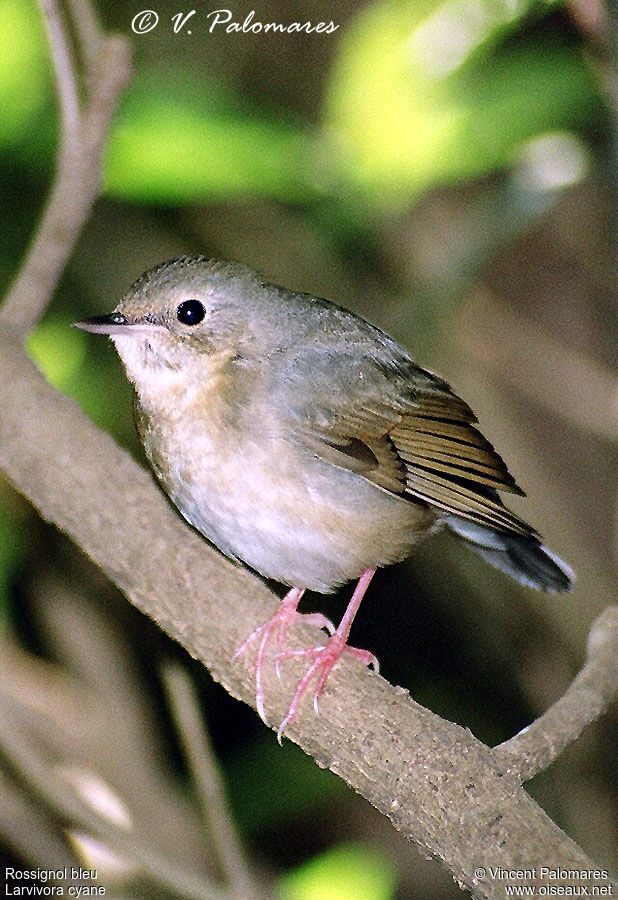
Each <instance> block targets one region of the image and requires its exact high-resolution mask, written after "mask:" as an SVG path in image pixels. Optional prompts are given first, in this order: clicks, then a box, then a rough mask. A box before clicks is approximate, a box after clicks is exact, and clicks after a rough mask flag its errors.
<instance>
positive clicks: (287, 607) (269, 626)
mask: <svg viewBox="0 0 618 900" xmlns="http://www.w3.org/2000/svg"><path fill="white" fill-rule="evenodd" d="M303 594H304V590H301V589H300V588H291V590H289V591H288V593H287V594H286V596H285V597H284V598H283V600H282V601H281V603H280V604H279V608H278V610H277V612H276V613H275V614H274V616H273V617H272V618H271V619H269V620H268V622H265V623H264V624H263V625H260V626H259V627H258V628H256V629H255V631H252V632H251V634H250V635H249V637H248V638H247V639H246V640H245V641H243V643H242V644H241V645H240V647H239V648H238V650H237V651H236V653H235V654H234V656H233V659H237V658H238V657H240V656H242V655H243V654H244V653H245V652H246V651H247V650H248V649H249V647H250V645H251V644H252V643H253V642H254V641H256V640H258V639H259V642H260V643H259V647H258V652H257V656H256V658H255V701H256V706H257V711H258V715H259V717H260V719H261V720H262V722H264V724H265V725H268V720H267V719H266V712H265V710H264V682H263V671H264V660H265V656H266V648H267V647H268V644H269V643H270V641H271V639H272V638H273V637H274V638H275V641H276V658H275V669H276V672H277V676H278V677H279V676H280V660H281V659H282V658H283V657H284V655H283V654H282V652H281V648H282V647H283V643H284V641H285V636H286V634H287V631H288V628H289V627H290V625H292V623H293V622H295V621H296V620H297V619H300V620H302V621H303V622H306V623H307V624H309V625H316V626H317V627H318V628H325V629H326V630H327V631H328V632H329V634H334V632H335V626H334V625H333V623H332V622H331V621H330V619H327V618H326V616H323V615H322V614H321V613H299V612H298V611H297V608H298V604H299V602H300V599H301V597H302V596H303Z"/></svg>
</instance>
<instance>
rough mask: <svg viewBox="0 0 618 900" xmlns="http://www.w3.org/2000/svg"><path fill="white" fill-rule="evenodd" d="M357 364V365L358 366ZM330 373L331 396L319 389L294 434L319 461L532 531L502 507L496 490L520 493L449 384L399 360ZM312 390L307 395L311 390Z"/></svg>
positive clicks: (453, 509)
mask: <svg viewBox="0 0 618 900" xmlns="http://www.w3.org/2000/svg"><path fill="white" fill-rule="evenodd" d="M356 368H357V369H358V365H357V364H356ZM337 370H338V366H337V365H334V366H333V367H332V368H331V371H330V376H331V377H330V384H331V385H332V386H334V389H332V388H331V391H330V395H329V394H326V396H327V397H329V400H330V402H329V400H327V401H325V400H324V396H325V392H324V391H322V390H316V391H315V396H316V397H318V396H319V397H320V401H319V403H318V402H317V401H313V400H311V399H308V400H307V402H306V403H305V404H304V409H303V413H302V415H301V416H299V417H298V418H297V424H296V428H295V437H296V439H297V440H300V441H301V442H302V443H303V444H304V445H305V446H306V447H307V448H308V449H309V450H311V451H312V452H313V453H315V454H316V455H318V456H319V457H321V458H322V459H324V460H326V461H328V462H330V463H332V464H333V465H336V466H339V467H340V468H345V469H348V470H350V471H352V472H355V473H357V474H359V475H362V476H363V477H364V478H366V479H367V480H369V481H372V482H373V483H374V484H377V485H379V486H380V487H381V488H384V489H385V490H388V491H391V492H392V493H395V494H399V495H400V496H402V497H407V498H409V499H415V500H417V501H421V502H426V503H429V504H431V505H433V506H436V507H438V508H439V509H441V510H444V512H445V513H447V514H449V513H450V514H454V515H457V516H461V517H462V518H465V519H469V520H472V521H474V522H478V523H480V524H482V525H488V526H490V527H492V528H497V529H499V530H501V531H506V532H511V533H516V534H524V535H533V534H534V531H533V529H531V528H530V526H529V525H527V524H526V523H525V522H523V521H522V520H521V519H519V518H518V517H517V516H515V515H514V514H513V513H511V512H510V511H509V510H508V509H506V508H505V507H504V506H503V504H502V502H501V500H500V497H499V496H498V493H497V491H498V490H500V491H509V492H511V493H514V494H523V491H522V490H521V489H520V488H519V487H518V486H517V484H516V482H515V480H514V478H513V477H512V475H511V474H510V473H509V471H508V469H507V467H506V465H505V463H504V462H503V460H502V459H501V458H500V456H499V455H498V454H497V453H496V451H495V450H494V448H493V447H492V445H491V444H490V443H489V441H488V440H487V439H486V438H485V437H483V435H482V434H481V433H480V431H479V430H478V429H477V428H475V426H474V423H475V422H476V417H475V415H474V413H473V412H472V410H471V409H470V407H469V406H468V405H467V403H465V402H464V401H463V400H461V399H460V398H459V397H457V396H456V394H454V393H453V391H452V390H451V389H450V387H449V385H448V384H447V383H446V382H445V381H442V379H440V378H438V377H437V376H434V375H432V374H431V373H429V372H426V371H425V370H422V369H419V368H418V367H416V366H415V365H414V364H413V363H412V362H411V361H410V360H409V359H408V358H406V357H402V358H401V359H400V360H398V364H397V365H396V366H395V368H394V370H393V371H392V372H390V373H389V372H388V371H387V370H386V368H385V367H384V366H383V365H377V367H376V369H375V371H374V370H373V369H371V368H368V367H367V364H366V361H365V366H364V367H363V376H362V378H360V376H359V377H358V378H356V379H355V380H354V381H352V382H350V380H349V379H348V378H342V377H337V376H338V375H339V376H340V375H341V372H338V371H337ZM309 393H310V394H311V392H309Z"/></svg>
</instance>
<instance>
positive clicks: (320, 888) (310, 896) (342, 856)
mask: <svg viewBox="0 0 618 900" xmlns="http://www.w3.org/2000/svg"><path fill="white" fill-rule="evenodd" d="M395 884H396V872H395V867H394V866H393V865H392V864H390V863H389V862H388V861H387V860H386V859H385V857H384V856H382V855H381V854H379V853H376V852H375V851H373V850H372V849H371V848H370V847H367V846H363V845H361V844H346V845H340V846H337V847H332V848H331V849H329V850H327V851H325V852H324V853H321V854H320V855H319V856H317V857H315V858H314V859H311V860H309V861H308V862H306V863H304V864H303V865H302V866H299V867H298V868H297V869H296V870H295V871H294V872H290V873H289V874H287V875H285V876H284V877H282V878H281V879H280V880H279V893H280V896H281V898H282V900H392V898H393V897H394V896H395V894H394V891H395Z"/></svg>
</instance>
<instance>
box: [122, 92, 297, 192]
mask: <svg viewBox="0 0 618 900" xmlns="http://www.w3.org/2000/svg"><path fill="white" fill-rule="evenodd" d="M306 147H307V138H306V136H305V135H304V134H303V133H302V132H300V131H298V130H297V129H295V128H293V127H292V126H290V125H288V124H286V123H282V122H280V121H277V120H274V119H269V118H267V117H265V116H259V115H258V113H257V111H253V110H250V109H247V108H245V107H240V108H239V107H238V106H235V105H234V104H232V103H231V102H230V100H229V98H227V97H225V96H224V95H222V94H221V92H220V91H218V90H217V89H216V88H215V87H212V88H211V86H209V85H207V84H205V83H204V82H200V83H199V86H198V85H197V84H196V83H195V82H191V81H190V80H189V79H187V78H185V79H182V78H175V79H174V81H173V82H172V83H171V84H166V83H165V79H164V78H161V77H159V78H158V79H156V80H154V81H153V80H152V79H150V78H142V79H138V80H137V81H136V82H135V83H134V84H133V85H132V87H131V89H130V91H129V94H128V96H127V97H126V99H125V102H124V103H123V107H122V111H121V114H120V116H119V118H118V120H117V122H116V124H115V127H114V130H113V132H112V135H111V138H110V142H109V148H108V153H107V161H106V166H105V177H104V188H105V190H106V192H107V193H108V194H110V195H112V196H116V197H121V198H123V199H130V200H136V201H142V202H154V203H174V204H177V203H190V202H196V201H204V200H213V199H214V200H223V199H226V198H230V197H235V196H238V195H241V194H242V195H245V196H247V195H249V196H256V197H263V196H266V197H275V198H280V199H284V200H300V199H302V198H304V197H306V196H307V194H308V190H309V189H308V186H307V180H306V176H305V172H306V169H307V166H306V161H305V154H306Z"/></svg>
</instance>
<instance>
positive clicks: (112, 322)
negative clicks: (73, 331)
mask: <svg viewBox="0 0 618 900" xmlns="http://www.w3.org/2000/svg"><path fill="white" fill-rule="evenodd" d="M128 324H129V323H128V322H127V319H126V316H123V315H122V313H118V312H113V313H109V315H107V316H92V318H91V319H83V321H81V322H73V325H74V327H75V328H81V330H82V331H91V332H92V333H93V334H122V332H123V331H124V329H125V328H126V327H127V326H128Z"/></svg>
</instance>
